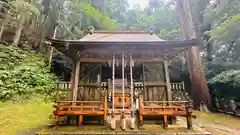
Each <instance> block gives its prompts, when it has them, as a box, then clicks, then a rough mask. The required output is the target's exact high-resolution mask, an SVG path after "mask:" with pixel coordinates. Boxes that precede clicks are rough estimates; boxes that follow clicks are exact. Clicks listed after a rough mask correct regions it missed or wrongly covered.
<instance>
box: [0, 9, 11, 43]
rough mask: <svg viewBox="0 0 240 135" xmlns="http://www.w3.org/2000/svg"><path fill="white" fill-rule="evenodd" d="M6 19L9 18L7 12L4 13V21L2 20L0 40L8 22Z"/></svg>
mask: <svg viewBox="0 0 240 135" xmlns="http://www.w3.org/2000/svg"><path fill="white" fill-rule="evenodd" d="M8 18H9V11H8V12H7V13H6V15H5V18H4V20H3V22H2V25H1V30H0V39H2V35H3V32H4V29H5V25H6V24H7V22H8Z"/></svg>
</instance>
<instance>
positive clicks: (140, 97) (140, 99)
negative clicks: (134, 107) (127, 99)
mask: <svg viewBox="0 0 240 135" xmlns="http://www.w3.org/2000/svg"><path fill="white" fill-rule="evenodd" d="M142 105H143V104H142V93H139V95H138V113H139V114H138V115H139V123H138V126H142V125H143V116H142V111H143V110H142V109H143V108H142Z"/></svg>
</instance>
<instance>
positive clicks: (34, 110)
mask: <svg viewBox="0 0 240 135" xmlns="http://www.w3.org/2000/svg"><path fill="white" fill-rule="evenodd" d="M0 112H1V113H0V127H1V128H0V135H16V134H19V133H23V132H26V131H27V130H31V129H33V128H38V127H41V126H44V125H46V124H48V123H49V121H50V119H49V118H50V117H49V116H50V114H51V113H52V104H51V103H49V102H45V101H43V100H34V99H31V100H27V101H24V102H23V103H13V102H10V101H8V102H0Z"/></svg>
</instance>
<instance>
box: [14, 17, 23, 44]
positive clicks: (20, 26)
mask: <svg viewBox="0 0 240 135" xmlns="http://www.w3.org/2000/svg"><path fill="white" fill-rule="evenodd" d="M24 21H25V18H24V16H20V21H19V23H18V27H17V29H16V32H15V35H14V37H13V43H12V46H18V43H19V40H20V37H21V33H22V29H23V25H24Z"/></svg>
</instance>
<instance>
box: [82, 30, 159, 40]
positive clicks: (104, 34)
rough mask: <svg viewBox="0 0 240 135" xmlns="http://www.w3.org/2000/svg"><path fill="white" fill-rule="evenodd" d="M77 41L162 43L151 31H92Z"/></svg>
mask: <svg viewBox="0 0 240 135" xmlns="http://www.w3.org/2000/svg"><path fill="white" fill-rule="evenodd" d="M79 41H86V42H88V41H97V42H101V41H103V42H108V41H114V42H141V41H145V42H146V41H163V40H162V39H160V38H159V37H158V36H156V35H154V34H153V33H152V32H151V31H138V30H115V31H93V33H90V34H88V35H86V36H85V37H83V38H82V39H80V40H79Z"/></svg>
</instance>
